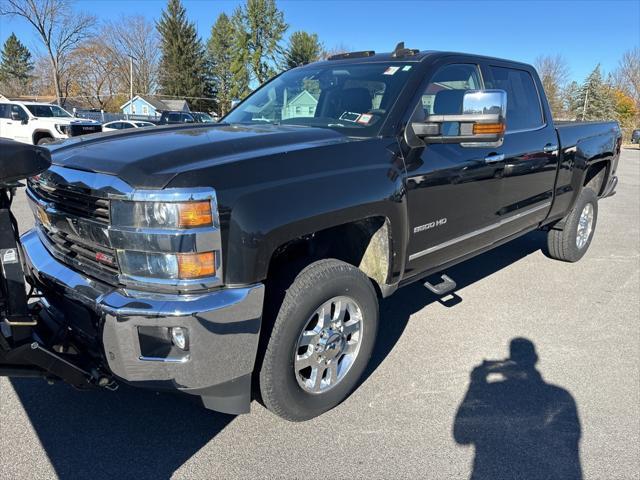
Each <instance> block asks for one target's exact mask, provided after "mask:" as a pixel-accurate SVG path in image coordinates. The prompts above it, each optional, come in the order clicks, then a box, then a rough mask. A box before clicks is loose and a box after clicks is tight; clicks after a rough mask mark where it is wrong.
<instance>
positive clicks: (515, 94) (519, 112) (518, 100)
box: [485, 67, 544, 131]
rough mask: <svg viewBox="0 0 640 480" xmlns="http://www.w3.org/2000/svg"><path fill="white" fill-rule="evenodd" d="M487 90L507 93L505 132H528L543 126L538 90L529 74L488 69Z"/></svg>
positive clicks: (507, 69)
mask: <svg viewBox="0 0 640 480" xmlns="http://www.w3.org/2000/svg"><path fill="white" fill-rule="evenodd" d="M489 72H490V73H491V75H490V78H488V79H485V83H486V85H487V88H497V89H500V90H504V91H505V92H507V131H514V130H530V129H533V128H538V127H540V126H542V125H543V123H544V119H543V117H542V108H541V106H540V97H539V96H538V90H537V89H536V85H535V83H534V82H533V78H532V77H531V74H530V73H529V72H527V71H525V70H516V69H514V68H504V67H489Z"/></svg>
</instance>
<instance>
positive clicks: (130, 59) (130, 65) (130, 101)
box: [129, 54, 137, 115]
mask: <svg viewBox="0 0 640 480" xmlns="http://www.w3.org/2000/svg"><path fill="white" fill-rule="evenodd" d="M134 59H135V60H137V58H136V57H134V56H133V55H131V54H129V115H131V114H132V113H133V60H134Z"/></svg>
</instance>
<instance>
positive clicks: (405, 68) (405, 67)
mask: <svg viewBox="0 0 640 480" xmlns="http://www.w3.org/2000/svg"><path fill="white" fill-rule="evenodd" d="M409 70H411V65H405V66H404V67H402V71H403V72H408V71H409Z"/></svg>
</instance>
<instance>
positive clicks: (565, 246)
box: [547, 187, 598, 262]
mask: <svg viewBox="0 0 640 480" xmlns="http://www.w3.org/2000/svg"><path fill="white" fill-rule="evenodd" d="M589 204H590V205H591V208H592V209H593V221H592V224H591V231H590V233H589V236H588V239H587V241H586V243H584V245H582V246H581V247H579V246H578V244H577V237H578V226H579V222H580V216H581V214H582V212H583V210H584V209H585V207H586V206H587V205H589ZM597 220H598V196H597V195H596V193H595V192H594V191H593V190H592V189H591V188H588V187H585V188H583V189H582V192H581V193H580V196H579V197H578V200H577V201H576V204H575V205H574V207H573V209H572V210H571V212H569V214H568V215H567V216H566V217H565V218H564V219H562V220H561V221H560V222H559V223H558V224H557V225H555V226H554V227H552V228H551V230H549V234H548V235H547V248H548V252H549V256H550V257H551V258H555V259H556V260H562V261H563V262H577V261H578V260H580V259H581V258H582V257H583V256H584V254H585V253H586V252H587V250H588V249H589V245H591V240H592V239H593V234H594V233H595V231H596V224H597Z"/></svg>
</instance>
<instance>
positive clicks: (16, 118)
mask: <svg viewBox="0 0 640 480" xmlns="http://www.w3.org/2000/svg"><path fill="white" fill-rule="evenodd" d="M101 131H102V125H101V124H100V122H97V121H95V120H89V119H85V118H75V117H73V115H71V114H70V113H69V112H67V111H66V110H65V109H64V108H62V107H59V106H58V105H53V104H50V103H36V102H17V101H12V100H2V101H0V137H3V138H9V139H12V140H16V141H18V142H23V143H30V144H32V145H43V144H45V143H51V142H54V141H56V140H62V139H65V138H69V137H77V136H78V135H85V134H88V133H97V132H101Z"/></svg>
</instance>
